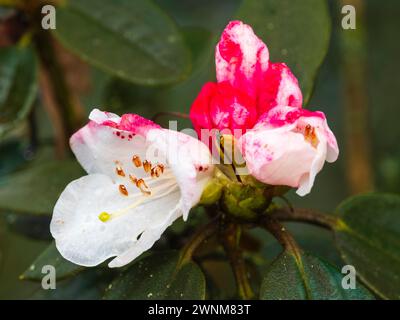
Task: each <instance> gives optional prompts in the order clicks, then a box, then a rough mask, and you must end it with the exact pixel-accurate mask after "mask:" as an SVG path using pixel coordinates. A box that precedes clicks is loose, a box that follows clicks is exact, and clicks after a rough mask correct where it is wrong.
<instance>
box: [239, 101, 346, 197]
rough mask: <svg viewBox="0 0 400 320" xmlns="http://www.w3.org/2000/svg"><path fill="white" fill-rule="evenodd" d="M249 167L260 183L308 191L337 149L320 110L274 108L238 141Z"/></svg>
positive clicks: (302, 193)
mask: <svg viewBox="0 0 400 320" xmlns="http://www.w3.org/2000/svg"><path fill="white" fill-rule="evenodd" d="M238 148H239V149H240V150H241V152H242V154H243V156H244V159H245V160H246V164H247V167H248V170H249V172H250V174H251V175H253V176H254V177H256V178H257V179H258V180H260V181H261V182H264V183H266V184H270V185H286V186H290V187H295V188H298V190H297V193H298V194H299V195H301V196H304V195H306V194H308V193H309V192H310V191H311V188H312V186H313V184H314V180H315V177H316V175H317V174H318V172H319V171H321V170H322V168H323V165H324V163H325V161H328V162H333V161H335V160H336V159H337V157H338V154H339V150H338V147H337V143H336V139H335V136H334V135H333V133H332V132H331V130H330V129H329V127H328V125H327V122H326V119H325V116H324V114H323V113H322V112H311V111H308V110H305V109H301V108H293V107H276V108H274V109H272V110H270V111H269V112H268V113H267V114H266V115H264V116H263V117H262V118H261V119H260V121H259V122H258V123H257V125H256V126H255V127H254V129H253V130H249V131H247V133H246V134H245V135H244V136H243V137H242V138H241V139H239V141H238Z"/></svg>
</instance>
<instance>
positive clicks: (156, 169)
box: [151, 165, 164, 178]
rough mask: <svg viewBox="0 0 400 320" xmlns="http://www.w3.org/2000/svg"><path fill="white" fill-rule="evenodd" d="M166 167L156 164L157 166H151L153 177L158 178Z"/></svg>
mask: <svg viewBox="0 0 400 320" xmlns="http://www.w3.org/2000/svg"><path fill="white" fill-rule="evenodd" d="M163 171H164V169H163V167H161V165H156V166H155V167H153V168H151V177H152V178H158V177H159V176H160V175H161V174H162V173H163Z"/></svg>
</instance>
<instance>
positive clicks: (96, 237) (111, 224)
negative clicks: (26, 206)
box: [50, 109, 213, 267]
mask: <svg viewBox="0 0 400 320" xmlns="http://www.w3.org/2000/svg"><path fill="white" fill-rule="evenodd" d="M89 118H90V120H91V121H90V122H89V123H88V124H87V125H86V126H85V127H83V128H82V129H80V130H79V131H78V132H77V133H75V134H74V135H73V136H72V138H71V148H72V150H73V152H74V154H75V155H76V157H77V159H78V161H79V162H80V163H81V165H82V166H83V168H84V169H85V170H86V171H87V173H88V175H86V176H83V177H81V178H80V179H77V180H75V181H72V182H71V183H70V184H69V185H68V186H67V187H66V188H65V190H64V191H63V192H62V194H61V196H60V198H59V199H58V201H57V203H56V205H55V207H54V212H53V218H52V221H51V226H50V230H51V233H52V235H53V237H54V238H55V241H56V246H57V248H58V250H59V252H60V253H61V254H62V256H63V257H64V258H66V259H67V260H70V261H72V262H73V263H76V264H79V265H83V266H94V265H97V264H99V263H101V262H103V261H105V260H106V259H108V258H111V257H115V258H114V259H113V260H112V261H111V262H110V263H109V267H121V266H123V265H126V264H127V263H129V262H131V261H132V260H134V259H135V258H136V257H138V256H139V255H140V254H141V253H142V252H144V251H146V250H148V249H149V248H151V247H152V246H153V244H154V243H155V242H156V241H157V240H158V239H159V238H160V236H161V234H162V233H163V232H164V231H165V229H166V228H167V227H168V226H170V225H171V224H172V223H173V222H174V221H175V220H176V219H177V218H179V217H181V216H183V218H184V219H185V220H186V219H187V216H188V213H189V210H190V209H191V208H192V207H193V206H194V205H196V203H198V201H199V199H200V197H201V194H202V191H203V188H204V186H205V184H206V183H207V181H208V179H209V178H210V177H211V175H212V171H213V167H212V165H211V155H210V152H209V150H208V148H207V147H206V146H205V145H204V144H203V143H201V142H200V141H199V140H197V139H194V138H192V137H190V136H188V135H185V134H183V133H179V132H176V131H171V130H167V129H163V128H160V127H159V126H158V125H156V124H155V123H153V122H152V121H150V120H147V119H144V118H142V117H140V116H138V115H134V114H126V115H123V116H122V117H119V116H117V115H115V114H111V113H107V112H101V111H99V110H97V109H95V110H93V111H92V113H91V114H90V116H89Z"/></svg>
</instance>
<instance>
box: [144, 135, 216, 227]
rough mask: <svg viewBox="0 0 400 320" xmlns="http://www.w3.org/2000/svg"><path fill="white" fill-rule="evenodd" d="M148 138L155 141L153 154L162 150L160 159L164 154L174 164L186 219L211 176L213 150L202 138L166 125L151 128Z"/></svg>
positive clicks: (167, 162) (173, 170) (170, 164)
mask: <svg viewBox="0 0 400 320" xmlns="http://www.w3.org/2000/svg"><path fill="white" fill-rule="evenodd" d="M147 139H148V141H149V142H150V143H151V144H152V148H151V149H152V152H153V154H155V153H159V155H158V158H159V159H160V157H161V158H164V157H165V163H166V165H167V166H168V167H169V168H171V171H172V173H173V175H174V177H175V179H176V181H177V183H178V185H179V187H180V190H181V195H182V208H183V219H184V220H186V219H187V216H188V214H189V210H190V209H191V208H192V207H193V206H194V205H196V204H197V203H198V202H199V200H200V197H201V194H202V192H203V189H204V187H205V185H206V183H207V182H208V180H209V179H210V178H211V176H212V173H213V165H212V164H211V163H212V159H211V154H210V151H209V149H208V148H207V146H206V145H205V144H204V143H202V142H201V141H200V140H197V139H195V138H193V137H191V136H189V135H186V134H183V133H181V132H177V131H172V130H167V129H154V130H150V131H149V133H148V134H147ZM151 156H152V155H149V156H148V157H151Z"/></svg>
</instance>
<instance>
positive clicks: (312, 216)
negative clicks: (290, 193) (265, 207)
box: [268, 208, 340, 230]
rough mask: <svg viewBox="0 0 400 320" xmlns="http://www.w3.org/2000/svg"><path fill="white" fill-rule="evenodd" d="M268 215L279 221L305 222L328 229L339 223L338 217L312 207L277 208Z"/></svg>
mask: <svg viewBox="0 0 400 320" xmlns="http://www.w3.org/2000/svg"><path fill="white" fill-rule="evenodd" d="M268 216H269V217H271V218H273V219H276V220H280V221H295V222H307V223H311V224H314V225H316V226H319V227H323V228H326V229H330V230H332V229H335V228H336V227H337V226H338V225H339V223H340V219H339V218H337V217H334V216H331V215H328V214H323V213H320V212H317V211H314V210H312V209H299V208H296V209H293V210H292V209H290V208H279V209H276V210H274V211H272V212H271V213H269V214H268Z"/></svg>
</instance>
